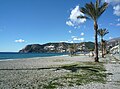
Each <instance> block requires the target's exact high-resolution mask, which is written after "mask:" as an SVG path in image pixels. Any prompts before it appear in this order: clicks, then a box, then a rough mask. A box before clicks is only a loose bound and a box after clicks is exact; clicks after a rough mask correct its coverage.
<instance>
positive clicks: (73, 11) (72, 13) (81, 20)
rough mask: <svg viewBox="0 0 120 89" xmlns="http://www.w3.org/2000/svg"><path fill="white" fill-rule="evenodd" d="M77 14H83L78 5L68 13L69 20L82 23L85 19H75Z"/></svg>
mask: <svg viewBox="0 0 120 89" xmlns="http://www.w3.org/2000/svg"><path fill="white" fill-rule="evenodd" d="M78 16H84V14H83V13H82V12H80V8H79V6H76V7H75V8H74V9H73V10H72V11H71V14H70V20H71V21H73V22H74V23H78V24H80V23H84V22H85V21H86V19H77V17H78Z"/></svg>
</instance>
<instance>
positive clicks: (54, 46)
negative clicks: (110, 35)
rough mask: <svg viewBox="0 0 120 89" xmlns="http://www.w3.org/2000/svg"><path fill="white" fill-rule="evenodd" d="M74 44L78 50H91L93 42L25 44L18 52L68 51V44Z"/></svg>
mask: <svg viewBox="0 0 120 89" xmlns="http://www.w3.org/2000/svg"><path fill="white" fill-rule="evenodd" d="M73 44H76V45H77V49H78V51H79V50H81V49H83V47H84V50H93V49H94V43H93V42H82V43H64V42H62V43H47V44H43V45H40V44H31V45H27V46H26V47H25V48H23V49H21V50H20V51H19V52H20V53H51V52H52V53H64V52H68V51H69V46H70V45H73Z"/></svg>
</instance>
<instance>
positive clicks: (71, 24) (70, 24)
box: [66, 21, 74, 26]
mask: <svg viewBox="0 0 120 89" xmlns="http://www.w3.org/2000/svg"><path fill="white" fill-rule="evenodd" d="M66 24H67V25H68V26H74V24H73V23H72V22H71V21H66Z"/></svg>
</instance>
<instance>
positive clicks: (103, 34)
mask: <svg viewBox="0 0 120 89" xmlns="http://www.w3.org/2000/svg"><path fill="white" fill-rule="evenodd" d="M108 33H109V32H108V30H107V29H99V30H98V35H99V36H100V37H101V50H102V57H104V53H103V50H105V45H104V44H105V41H104V40H103V37H104V36H105V35H106V34H108Z"/></svg>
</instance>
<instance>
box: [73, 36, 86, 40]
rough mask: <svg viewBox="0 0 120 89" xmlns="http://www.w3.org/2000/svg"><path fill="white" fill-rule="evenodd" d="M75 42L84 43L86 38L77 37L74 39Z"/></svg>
mask: <svg viewBox="0 0 120 89" xmlns="http://www.w3.org/2000/svg"><path fill="white" fill-rule="evenodd" d="M73 40H74V41H84V38H77V37H75V38H73Z"/></svg>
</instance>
